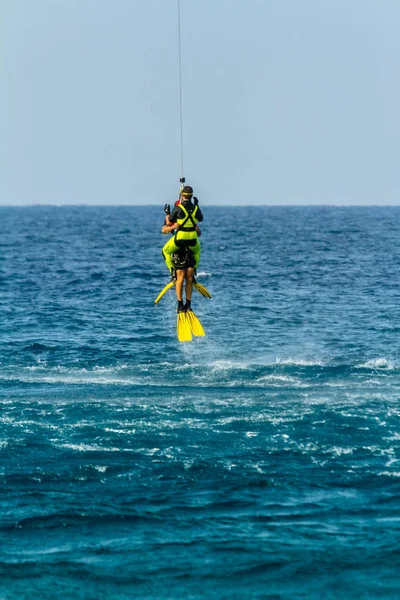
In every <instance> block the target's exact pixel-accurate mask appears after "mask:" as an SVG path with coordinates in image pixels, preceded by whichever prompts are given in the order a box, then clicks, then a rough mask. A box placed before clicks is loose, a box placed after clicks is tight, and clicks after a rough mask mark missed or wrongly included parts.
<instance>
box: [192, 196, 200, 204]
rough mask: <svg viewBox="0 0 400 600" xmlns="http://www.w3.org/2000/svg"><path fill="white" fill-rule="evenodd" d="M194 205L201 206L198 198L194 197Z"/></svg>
mask: <svg viewBox="0 0 400 600" xmlns="http://www.w3.org/2000/svg"><path fill="white" fill-rule="evenodd" d="M193 204H195V205H196V206H198V205H199V200H198V198H196V196H193Z"/></svg>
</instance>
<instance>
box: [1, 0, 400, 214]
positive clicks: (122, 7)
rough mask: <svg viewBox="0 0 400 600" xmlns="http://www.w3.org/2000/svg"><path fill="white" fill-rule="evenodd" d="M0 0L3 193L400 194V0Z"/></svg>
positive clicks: (224, 200)
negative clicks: (182, 185)
mask: <svg viewBox="0 0 400 600" xmlns="http://www.w3.org/2000/svg"><path fill="white" fill-rule="evenodd" d="M180 16H181V61H182V99H183V105H182V110H183V112H182V115H183V119H182V125H183V167H184V168H183V173H182V172H181V171H182V169H181V138H180V103H179V60H178V59H179V52H178V48H179V45H178V41H179V35H178V32H179V28H178V0H35V1H33V0H1V2H0V205H26V204H55V205H63V204H90V205H144V204H160V205H163V204H164V203H165V202H173V201H174V200H175V199H176V197H177V194H178V191H179V178H180V176H181V175H182V174H183V175H184V176H185V177H186V181H187V183H188V184H190V185H192V186H193V188H194V190H195V194H196V195H197V196H198V197H199V199H200V202H201V204H206V205H207V204H208V205H258V204H266V205H286V204H292V205H293V204H296V205H301V204H333V205H359V204H375V205H398V204H400V176H399V167H398V161H399V159H398V157H399V144H400V110H399V107H400V78H399V73H400V36H399V33H398V32H399V30H400V2H398V0H180Z"/></svg>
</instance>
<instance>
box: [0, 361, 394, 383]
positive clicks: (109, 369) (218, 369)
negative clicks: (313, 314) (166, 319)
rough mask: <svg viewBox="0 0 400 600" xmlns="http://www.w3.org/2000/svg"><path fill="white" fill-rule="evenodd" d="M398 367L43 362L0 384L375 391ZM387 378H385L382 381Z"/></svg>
mask: <svg viewBox="0 0 400 600" xmlns="http://www.w3.org/2000/svg"><path fill="white" fill-rule="evenodd" d="M399 374H400V364H397V363H395V362H394V361H393V360H392V359H389V358H383V357H379V358H375V359H370V360H368V361H358V362H354V363H353V364H352V363H345V362H344V363H335V361H333V360H332V361H329V360H326V361H323V360H322V359H304V358H295V357H292V358H281V357H277V358H276V359H275V360H272V361H265V362H262V361H257V362H252V361H243V360H241V361H235V360H222V359H217V360H215V359H214V360H209V361H202V360H198V358H196V357H193V362H192V361H190V356H188V357H186V360H185V362H178V363H174V362H170V361H165V360H164V361H162V362H143V363H139V364H138V363H130V362H129V361H125V362H123V363H120V364H114V365H109V366H104V365H94V366H90V367H89V366H85V367H77V366H66V365H54V366H51V365H49V364H48V363H46V362H39V361H38V362H37V363H36V364H33V365H23V366H22V365H10V366H0V381H2V382H3V383H5V384H8V385H9V386H11V385H18V384H28V385H35V384H45V385H60V384H61V385H98V386H113V385H114V386H141V387H143V386H144V387H149V386H151V387H164V388H171V387H177V386H179V387H183V388H187V387H193V386H197V387H202V388H209V387H219V386H221V385H223V386H225V387H229V388H233V387H238V388H240V387H251V388H257V387H258V388H277V387H278V388H305V387H309V386H313V387H316V386H317V387H320V386H321V385H324V386H327V387H331V388H335V387H338V388H340V387H354V386H359V385H361V384H362V385H363V386H364V387H368V388H376V387H377V386H382V385H383V384H385V383H389V382H391V383H392V384H393V383H394V384H396V383H397V379H396V377H397V376H398V375H399ZM389 376H391V377H392V378H391V379H388V377H389Z"/></svg>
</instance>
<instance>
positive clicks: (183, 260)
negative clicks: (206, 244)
mask: <svg viewBox="0 0 400 600" xmlns="http://www.w3.org/2000/svg"><path fill="white" fill-rule="evenodd" d="M171 259H172V263H173V265H174V268H175V269H188V268H189V267H194V262H195V261H194V256H193V252H192V251H191V249H190V248H188V247H187V246H183V247H182V248H179V250H178V252H174V253H173V254H171Z"/></svg>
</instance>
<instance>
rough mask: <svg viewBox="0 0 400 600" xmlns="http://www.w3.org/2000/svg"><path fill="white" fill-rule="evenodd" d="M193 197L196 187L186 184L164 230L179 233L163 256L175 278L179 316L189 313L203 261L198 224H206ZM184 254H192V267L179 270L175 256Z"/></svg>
mask: <svg viewBox="0 0 400 600" xmlns="http://www.w3.org/2000/svg"><path fill="white" fill-rule="evenodd" d="M192 198H193V188H192V187H191V186H190V185H185V187H184V188H182V190H181V194H180V202H179V204H177V205H176V206H175V207H174V208H173V210H172V212H171V214H170V215H167V218H166V222H165V225H164V227H163V233H167V232H171V233H173V231H175V232H176V233H175V234H174V235H173V236H172V237H171V239H170V240H168V242H167V243H166V244H165V246H164V247H163V249H162V254H163V257H164V260H165V262H166V264H167V267H168V269H169V271H170V273H171V278H172V279H176V297H177V300H178V309H177V312H178V313H179V312H184V311H185V310H188V309H189V310H190V302H191V296H192V286H193V277H194V271H195V269H197V267H198V265H199V262H200V251H201V248H200V242H199V239H198V237H199V233H200V231H199V227H198V225H197V223H198V222H201V221H203V214H202V212H201V210H200V208H199V206H198V203H197V201H196V200H195V202H192ZM185 251H186V252H187V254H188V255H189V256H191V255H192V257H193V262H192V264H190V265H189V264H187V265H185V266H183V265H182V267H181V268H179V267H178V268H176V264H174V261H173V257H172V255H177V254H178V255H179V254H180V255H182V254H183V253H185ZM185 279H186V306H184V305H183V284H184V281H185Z"/></svg>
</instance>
